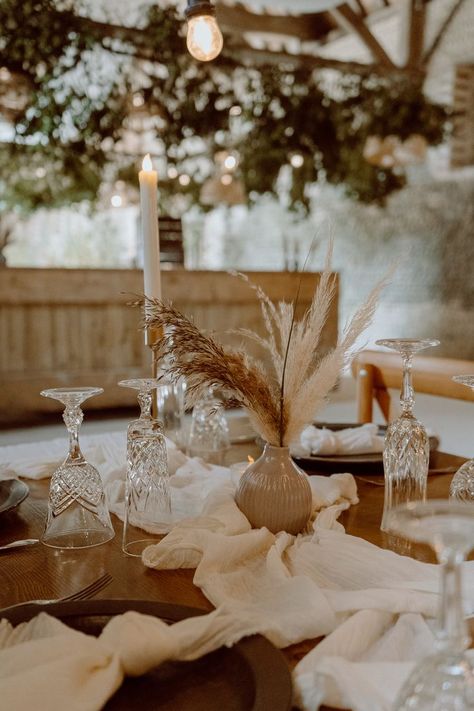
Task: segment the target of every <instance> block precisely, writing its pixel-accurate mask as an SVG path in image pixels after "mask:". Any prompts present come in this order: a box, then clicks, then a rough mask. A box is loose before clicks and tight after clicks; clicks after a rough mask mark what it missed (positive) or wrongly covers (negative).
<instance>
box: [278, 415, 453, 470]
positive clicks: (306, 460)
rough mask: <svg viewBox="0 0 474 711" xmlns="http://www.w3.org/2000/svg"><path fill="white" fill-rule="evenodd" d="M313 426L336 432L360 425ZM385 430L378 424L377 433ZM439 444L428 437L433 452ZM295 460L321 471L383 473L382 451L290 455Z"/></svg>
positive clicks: (324, 423) (320, 423) (355, 423)
mask: <svg viewBox="0 0 474 711" xmlns="http://www.w3.org/2000/svg"><path fill="white" fill-rule="evenodd" d="M314 425H315V427H320V428H324V427H325V428H326V429H328V430H332V431H333V432H337V431H338V430H344V429H346V428H348V427H360V426H361V424H360V422H337V423H336V422H315V423H314ZM386 431H387V425H379V429H378V433H377V434H378V435H380V436H381V437H383V436H384V435H385V432H386ZM438 445H439V440H438V438H437V437H430V450H431V451H432V452H434V451H435V450H436V449H437V448H438ZM292 456H293V459H294V460H295V462H296V463H297V464H298V465H299V466H300V467H301V468H302V469H310V470H314V471H315V472H316V471H321V473H326V472H328V473H332V472H341V471H350V472H362V471H365V472H370V473H373V474H376V473H379V474H383V456H382V452H368V453H366V454H349V455H348V454H339V455H334V454H331V455H322V454H314V455H307V456H296V455H292Z"/></svg>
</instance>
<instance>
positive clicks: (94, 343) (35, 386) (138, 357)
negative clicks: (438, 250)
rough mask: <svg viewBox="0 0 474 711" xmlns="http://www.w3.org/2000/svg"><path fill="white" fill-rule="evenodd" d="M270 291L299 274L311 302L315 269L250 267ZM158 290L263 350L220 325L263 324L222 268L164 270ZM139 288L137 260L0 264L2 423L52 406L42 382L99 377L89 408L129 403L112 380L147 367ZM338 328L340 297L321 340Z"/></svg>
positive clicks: (277, 292) (285, 292) (221, 332)
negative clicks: (134, 301) (131, 265)
mask: <svg viewBox="0 0 474 711" xmlns="http://www.w3.org/2000/svg"><path fill="white" fill-rule="evenodd" d="M249 276H250V277H251V279H252V281H254V282H255V283H257V284H259V285H260V286H261V287H262V288H263V289H264V290H265V291H266V292H267V294H268V295H269V297H270V298H271V299H272V300H273V301H279V300H286V301H290V300H292V299H293V298H294V295H295V293H296V290H297V288H298V283H299V280H300V279H301V288H300V307H299V311H300V313H302V312H303V310H304V309H305V308H306V307H307V306H308V305H309V303H310V302H311V299H312V296H313V293H314V288H315V286H316V285H317V282H318V279H319V275H317V274H303V275H300V274H297V273H293V272H278V273H271V272H253V273H251V274H249ZM162 281H163V297H164V298H166V299H170V300H171V301H173V303H174V304H175V305H176V306H177V307H178V308H179V309H181V310H182V311H183V312H184V313H186V314H187V315H188V316H191V317H192V318H193V319H194V320H195V323H196V324H197V325H198V326H200V327H201V328H205V329H208V330H210V331H213V332H214V333H215V334H216V335H217V336H218V337H219V338H220V340H222V341H223V342H225V343H229V344H232V345H234V346H238V345H239V344H240V343H244V344H245V347H246V348H247V349H248V350H249V351H250V352H252V353H253V354H254V355H261V352H260V351H258V346H256V345H255V344H254V343H252V342H250V341H248V340H245V339H242V337H240V336H235V335H230V334H229V333H226V331H228V330H230V329H238V328H241V327H245V328H251V329H253V330H256V331H259V332H262V328H263V324H262V318H261V313H260V307H259V303H258V300H257V298H256V295H255V292H254V291H253V290H252V289H250V288H249V287H248V285H247V284H245V283H243V282H242V281H241V280H239V279H236V278H235V277H232V276H231V275H229V274H227V273H225V272H187V271H185V270H176V271H164V272H163V277H162ZM142 289H143V277H142V273H141V272H140V271H138V270H67V269H3V270H2V271H0V338H1V347H0V423H2V424H4V425H5V423H7V424H8V423H9V422H12V421H20V420H22V419H28V417H29V416H31V415H32V414H33V413H40V412H44V411H51V410H57V409H58V406H57V405H56V404H55V403H54V402H53V401H51V400H47V399H45V398H42V397H41V396H40V395H39V392H40V390H41V389H43V388H46V387H59V386H66V385H99V386H101V387H103V388H104V389H105V393H104V395H102V396H100V397H97V398H94V399H92V400H91V401H90V404H89V406H90V407H93V408H106V407H120V406H125V405H132V404H134V403H135V394H134V393H133V392H132V391H129V390H127V389H124V388H120V387H118V386H117V381H118V380H120V379H123V378H129V377H140V376H146V375H148V374H149V367H150V354H149V351H148V349H147V348H146V347H145V346H144V343H143V335H142V332H141V331H140V318H141V315H140V312H139V311H138V310H137V309H132V308H131V307H129V306H128V305H127V302H129V301H130V300H131V298H132V297H133V295H134V294H139V293H141V291H142ZM336 338H337V299H336V301H335V303H334V305H333V309H332V312H331V314H330V318H329V320H328V324H327V327H326V329H325V332H324V338H323V349H324V350H326V349H327V348H329V347H331V346H332V345H333V344H334V343H335V340H336Z"/></svg>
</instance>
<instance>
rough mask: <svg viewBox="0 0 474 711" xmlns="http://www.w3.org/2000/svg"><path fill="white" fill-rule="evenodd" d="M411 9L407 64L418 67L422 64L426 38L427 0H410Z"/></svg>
mask: <svg viewBox="0 0 474 711" xmlns="http://www.w3.org/2000/svg"><path fill="white" fill-rule="evenodd" d="M409 9H410V17H409V21H408V57H407V66H408V67H418V66H419V65H420V64H421V58H422V56H423V46H424V39H425V22H426V3H425V0H410V5H409Z"/></svg>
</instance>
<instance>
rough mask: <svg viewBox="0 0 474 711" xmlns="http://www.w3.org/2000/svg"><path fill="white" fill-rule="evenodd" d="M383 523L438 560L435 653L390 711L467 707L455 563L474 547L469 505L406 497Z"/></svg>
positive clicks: (472, 696)
mask: <svg viewBox="0 0 474 711" xmlns="http://www.w3.org/2000/svg"><path fill="white" fill-rule="evenodd" d="M387 527H388V528H389V529H390V530H391V531H393V532H394V533H396V534H399V535H401V536H406V537H408V538H410V539H411V540H413V541H419V542H423V543H429V544H430V545H431V546H432V547H433V548H434V550H435V551H436V554H437V557H438V561H439V562H440V563H441V564H442V568H441V574H442V578H441V599H440V606H439V616H438V629H437V632H436V637H437V642H436V647H435V652H434V654H432V655H430V656H428V657H426V658H425V659H424V660H423V661H422V662H421V663H420V664H419V665H418V666H417V667H416V668H415V669H414V671H413V672H412V674H411V675H410V676H409V678H408V679H407V681H406V682H405V684H404V685H403V687H402V689H401V690H400V693H399V696H398V698H397V701H396V703H395V706H394V710H396V711H468V710H470V711H472V709H473V708H474V666H473V658H472V657H471V658H469V656H468V655H467V654H466V652H465V650H466V648H467V647H468V646H469V643H470V637H469V633H468V628H467V624H466V621H465V619H464V613H463V607H462V589H461V562H462V561H463V560H465V558H466V556H467V554H468V552H469V551H470V550H471V548H473V547H474V505H472V504H468V503H464V502H458V501H452V500H451V501H450V500H448V499H441V500H436V499H432V500H430V501H426V502H410V503H408V504H405V505H404V506H400V507H398V508H396V509H393V510H392V511H391V512H390V513H389V515H388V516H387Z"/></svg>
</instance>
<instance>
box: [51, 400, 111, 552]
mask: <svg viewBox="0 0 474 711" xmlns="http://www.w3.org/2000/svg"><path fill="white" fill-rule="evenodd" d="M103 392H104V391H103V388H51V389H49V390H43V391H42V392H41V395H43V396H44V397H50V398H53V399H54V400H59V401H60V402H62V403H63V405H64V406H65V409H64V413H63V420H64V422H65V424H66V427H67V430H68V432H69V454H68V455H67V457H66V459H65V460H64V462H63V463H62V464H61V465H60V466H59V467H58V469H56V471H55V472H54V474H53V476H52V477H51V483H50V486H49V500H48V517H47V520H46V528H45V530H44V533H43V536H42V541H43V543H45V544H46V545H48V546H52V547H53V548H88V547H90V546H98V545H100V544H101V543H106V542H107V541H110V539H111V538H113V537H114V535H115V533H114V529H113V528H112V524H111V522H110V516H109V511H108V508H107V502H106V500H105V495H104V489H103V486H102V481H101V478H100V475H99V472H98V471H97V469H96V468H95V467H93V466H92V464H89V463H88V462H87V461H86V460H85V458H84V456H83V454H82V452H81V450H80V447H79V427H80V425H81V422H82V420H83V418H84V415H83V413H82V410H81V407H80V406H81V404H82V403H83V402H84V401H85V400H87V398H89V397H92V396H94V395H100V393H103Z"/></svg>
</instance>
